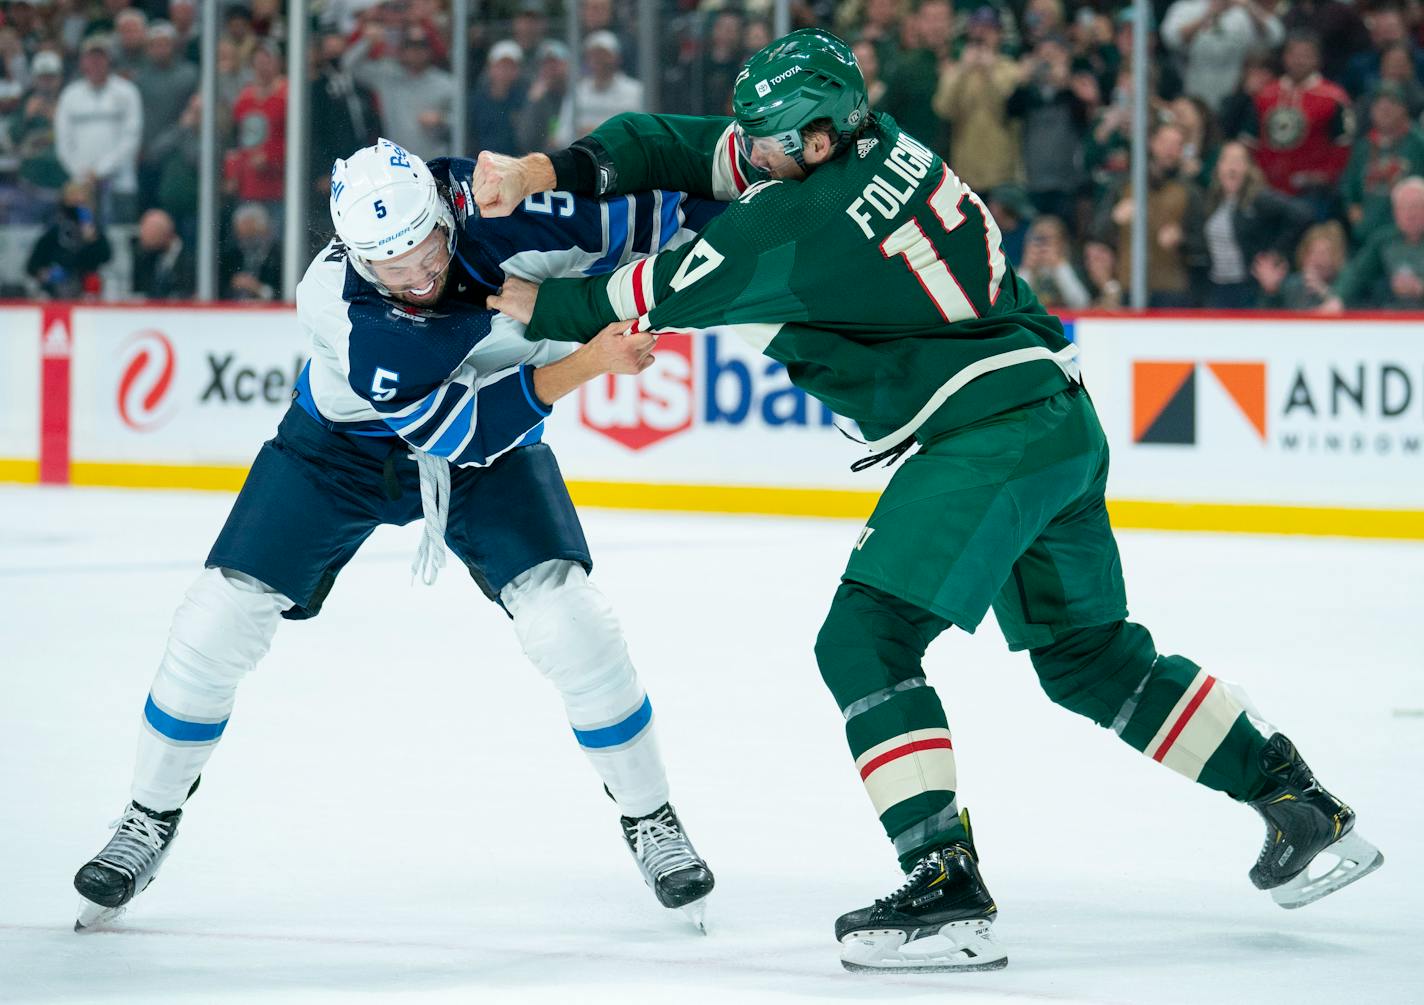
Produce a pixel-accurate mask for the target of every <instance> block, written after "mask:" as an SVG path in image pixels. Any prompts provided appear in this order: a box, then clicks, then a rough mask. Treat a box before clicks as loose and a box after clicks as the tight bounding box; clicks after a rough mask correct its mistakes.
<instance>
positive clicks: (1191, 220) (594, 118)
mask: <svg viewBox="0 0 1424 1005" xmlns="http://www.w3.org/2000/svg"><path fill="white" fill-rule="evenodd" d="M214 2H219V3H221V8H220V31H221V36H220V40H219V43H218V58H217V78H218V84H217V89H218V113H219V114H218V122H217V123H216V129H217V134H218V137H219V144H220V149H221V152H222V156H221V179H220V191H221V197H222V207H221V212H220V214H219V216H220V233H219V234H218V235H216V241H217V245H218V248H219V279H220V295H221V296H223V297H224V298H231V299H272V298H274V297H277V296H279V295H280V289H281V271H282V261H281V256H282V241H281V235H282V230H283V225H284V215H285V208H286V207H285V200H284V172H285V167H286V163H287V121H286V106H287V80H286V70H287V56H286V48H285V44H286V36H287V31H286V25H285V22H284V15H285V10H286V7H287V5H286V3H285V2H284V0H238V2H232V0H214ZM563 2H572V3H575V4H576V5H577V18H578V22H579V29H580V30H579V36H578V37H579V51H577V52H574V51H571V49H570V46H569V45H568V44H567V39H566V38H565V36H564V30H563V29H564V25H565V14H564V10H563V8H562V7H561V6H560V0H494V2H492V3H489V4H484V5H480V10H481V14H480V18H479V20H478V21H477V22H476V23H473V24H470V25H467V26H461V27H459V28H458V29H457V27H456V26H453V25H452V24H451V22H450V12H449V4H448V2H442V0H312V4H311V13H312V24H311V28H312V30H311V32H310V38H311V46H310V50H309V52H308V53H307V59H306V66H307V73H308V77H309V81H310V85H311V87H310V122H311V124H312V132H311V142H310V156H309V160H308V163H307V164H306V166H305V172H304V174H305V177H306V178H308V179H310V191H309V199H308V203H309V212H308V218H307V220H306V221H304V222H305V225H306V227H307V229H308V230H309V232H310V235H311V249H312V250H314V249H315V248H316V247H317V246H319V244H320V243H321V242H322V241H324V240H325V236H326V232H327V229H328V225H327V222H326V205H325V204H326V196H327V193H328V191H329V168H330V164H331V162H332V161H333V160H334V159H335V158H336V157H339V156H344V155H346V154H347V153H349V152H350V151H351V150H353V149H355V148H356V147H359V146H362V145H366V144H369V143H371V142H373V141H374V140H375V138H376V137H377V136H380V135H385V136H389V137H391V138H392V139H394V140H395V141H396V142H398V143H401V144H402V145H404V146H406V147H408V148H409V149H411V150H413V151H414V152H416V153H418V154H420V155H421V156H423V157H427V158H428V157H434V156H439V155H442V154H446V153H452V152H455V151H452V150H451V144H452V142H453V137H454V135H455V132H456V130H455V129H454V128H453V123H452V116H453V115H454V114H455V109H456V107H457V101H456V88H457V86H459V85H458V83H457V81H456V79H455V77H454V76H453V75H452V73H451V53H452V50H453V48H454V47H455V46H464V47H466V48H467V51H468V52H469V55H470V63H469V65H470V67H471V72H470V77H471V79H470V80H469V83H468V86H469V100H468V101H467V103H466V107H467V108H468V115H469V121H468V122H466V123H465V124H464V125H465V127H466V134H467V136H468V149H467V150H465V151H460V152H461V153H466V154H472V153H473V152H474V151H476V150H480V149H490V150H496V151H500V152H505V153H522V152H525V151H529V150H540V149H543V150H549V149H554V148H556V147H560V146H563V145H565V144H567V143H568V142H569V141H571V140H572V139H574V138H575V137H577V136H578V135H581V134H582V133H585V132H587V131H589V130H590V129H592V128H593V127H595V126H596V125H598V124H599V123H600V122H601V121H603V120H604V119H606V118H608V117H609V116H611V115H614V114H617V113H619V112H623V111H629V110H640V109H643V108H644V107H645V105H646V98H645V95H646V94H648V93H655V94H657V95H658V107H659V109H660V110H663V111H670V112H683V113H690V114H719V113H725V112H726V111H727V110H728V106H729V98H730V94H731V89H732V85H733V82H734V80H735V78H736V75H737V72H738V70H739V69H740V67H741V65H742V63H743V62H744V60H745V59H746V57H747V56H748V55H749V54H750V53H752V52H754V51H756V50H757V49H758V48H760V47H761V46H762V45H764V44H766V43H767V42H768V41H769V40H770V38H771V29H770V25H769V18H770V17H771V14H772V11H771V3H770V0H702V2H701V3H699V2H697V0H660V3H659V9H660V12H661V15H660V16H661V20H660V21H659V23H658V25H657V32H656V45H655V50H656V51H655V52H654V53H653V58H652V59H651V63H652V65H646V64H648V63H649V59H648V56H647V54H645V53H643V52H641V51H640V49H639V44H638V43H639V34H640V33H639V31H638V28H639V27H640V25H639V23H638V21H637V16H638V11H639V4H638V3H636V2H635V0H563ZM1153 7H1154V10H1153V24H1151V25H1149V26H1147V27H1148V28H1149V29H1150V31H1149V38H1148V39H1147V45H1148V48H1149V51H1150V52H1151V61H1150V66H1149V79H1150V82H1151V83H1150V98H1149V105H1150V107H1149V108H1148V109H1147V112H1148V117H1149V122H1150V130H1151V132H1150V140H1149V158H1148V160H1149V163H1148V181H1147V185H1148V193H1147V198H1146V206H1147V216H1148V219H1147V227H1146V230H1147V241H1148V247H1147V249H1146V250H1147V254H1146V258H1147V286H1148V291H1149V302H1150V304H1151V305H1152V306H1156V307H1170V308H1197V307H1208V308H1216V309H1239V308H1253V307H1274V308H1289V309H1296V310H1319V311H1337V310H1341V309H1345V308H1384V309H1391V308H1395V309H1419V308H1424V132H1421V115H1424V47H1421V42H1424V17H1422V16H1421V9H1420V6H1419V4H1418V0H1358V2H1357V3H1349V2H1344V0H1279V2H1276V0H1154V4H1153ZM791 12H792V18H793V23H794V25H795V26H798V27H800V26H806V25H817V24H818V25H824V26H828V27H831V28H833V29H834V30H836V31H838V32H839V33H840V34H842V35H843V36H844V37H846V38H847V39H848V40H849V41H850V42H851V43H852V44H853V46H854V49H855V53H856V56H857V58H858V59H859V60H860V63H861V67H862V69H863V71H864V73H865V77H866V82H867V84H868V86H869V89H870V97H871V103H872V106H873V108H874V109H876V110H878V111H882V112H885V113H887V114H889V115H892V116H894V118H895V119H896V120H897V121H898V122H899V123H900V124H901V125H903V126H904V127H905V128H906V129H908V130H909V131H910V132H911V133H913V134H914V135H916V136H917V137H918V138H920V139H921V140H923V141H925V142H926V143H928V144H930V145H931V146H933V147H934V148H935V149H936V150H937V151H938V152H940V153H942V154H944V155H945V156H946V157H947V159H948V161H949V163H950V166H951V167H952V168H953V169H954V170H955V171H956V172H957V173H958V174H959V175H960V176H961V177H963V178H964V180H965V181H966V182H968V183H969V184H970V185H971V186H973V187H974V188H975V189H976V190H977V191H979V192H980V193H981V194H982V195H983V196H984V198H985V200H986V202H987V203H988V204H989V206H990V208H991V209H992V210H993V212H994V214H995V217H996V219H997V221H998V223H999V225H1000V228H1001V230H1002V232H1003V234H1004V241H1005V249H1006V253H1007V255H1008V257H1009V259H1010V260H1011V261H1012V262H1013V263H1014V264H1015V265H1016V266H1017V267H1018V269H1019V271H1020V273H1021V274H1022V275H1023V276H1024V278H1025V279H1026V280H1027V281H1028V283H1029V284H1030V285H1031V286H1032V287H1033V288H1034V289H1035V291H1036V292H1037V293H1038V294H1039V296H1040V298H1042V299H1043V300H1044V301H1045V302H1046V303H1048V304H1049V305H1050V306H1053V307H1062V308H1073V309H1089V308H1098V309H1116V308H1119V307H1121V306H1122V305H1123V304H1124V301H1125V299H1126V296H1127V291H1128V290H1129V289H1130V288H1131V281H1130V276H1129V267H1130V262H1131V258H1132V255H1131V240H1132V232H1133V229H1134V228H1133V214H1134V212H1135V207H1136V200H1135V198H1134V193H1133V190H1132V183H1131V172H1130V170H1129V169H1130V146H1131V142H1130V141H1131V123H1132V117H1133V101H1134V98H1133V89H1132V58H1133V53H1132V49H1133V39H1134V34H1135V32H1136V31H1137V30H1138V29H1139V27H1140V26H1139V25H1138V24H1137V23H1136V18H1135V15H1134V11H1133V9H1132V8H1131V7H1129V6H1125V5H1124V4H1123V3H1122V2H1121V0H1087V2H1077V3H1075V2H1073V0H959V2H957V3H956V2H954V0H792V4H791ZM198 13H199V8H198V0H0V296H7V295H8V296H51V297H86V296H88V297H97V296H107V297H128V296H138V297H151V298H157V299H169V298H172V299H182V298H188V297H191V296H192V295H193V293H194V285H195V283H194V274H195V261H196V248H197V245H198V243H199V237H200V235H199V234H198V233H197V225H198V224H197V206H198V190H199V186H198V181H197V179H198V163H199V137H200V132H201V126H202V122H201V119H202V105H201V102H200V100H199V98H198V94H197V92H198V83H199V74H198V68H197V60H198V39H197V31H198V24H197V21H198ZM17 228H18V230H17ZM7 232H9V233H16V232H22V233H24V234H26V235H27V244H26V247H25V248H24V254H22V255H15V254H10V255H8V256H6V255H5V254H4V253H3V252H4V240H3V235H4V234H5V233H7ZM120 260H122V261H124V262H126V263H127V265H126V267H125V268H124V269H123V270H122V275H119V276H117V277H116V276H115V275H113V274H112V270H113V269H114V263H115V262H116V261H120ZM11 263H18V264H14V265H11ZM7 267H8V271H7ZM12 273H13V274H12Z"/></svg>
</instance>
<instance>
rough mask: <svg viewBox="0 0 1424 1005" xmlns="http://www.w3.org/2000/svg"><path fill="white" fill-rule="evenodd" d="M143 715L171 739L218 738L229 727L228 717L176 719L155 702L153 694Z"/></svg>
mask: <svg viewBox="0 0 1424 1005" xmlns="http://www.w3.org/2000/svg"><path fill="white" fill-rule="evenodd" d="M143 717H144V718H145V719H147V720H148V724H149V725H150V726H152V727H153V728H154V729H156V730H157V731H158V733H159V735H160V736H166V737H168V739H170V740H186V741H192V740H216V739H217V738H218V737H220V736H222V734H223V730H224V729H226V728H227V720H226V719H224V720H223V721H222V722H188V721H187V720H186V719H175V718H174V717H173V716H171V715H169V714H168V713H167V712H165V711H163V709H161V708H159V707H158V706H157V705H155V704H154V703H153V695H149V696H148V702H147V703H146V704H145V705H144V706H143Z"/></svg>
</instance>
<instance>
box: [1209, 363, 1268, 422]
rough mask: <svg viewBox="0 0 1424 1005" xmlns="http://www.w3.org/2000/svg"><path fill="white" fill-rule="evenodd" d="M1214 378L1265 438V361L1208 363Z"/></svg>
mask: <svg viewBox="0 0 1424 1005" xmlns="http://www.w3.org/2000/svg"><path fill="white" fill-rule="evenodd" d="M1206 366H1207V369H1208V370H1210V371H1211V372H1212V373H1213V374H1214V375H1215V376H1216V379H1217V380H1219V381H1221V386H1222V387H1223V388H1225V389H1226V393H1227V394H1229V395H1231V400H1232V401H1234V402H1236V407H1237V408H1239V409H1241V414H1242V415H1244V416H1246V418H1247V419H1248V420H1249V421H1250V423H1251V425H1253V426H1255V427H1256V432H1257V433H1258V434H1259V435H1260V437H1261V439H1263V440H1264V439H1265V438H1266V364H1265V363H1208V364H1207V365H1206Z"/></svg>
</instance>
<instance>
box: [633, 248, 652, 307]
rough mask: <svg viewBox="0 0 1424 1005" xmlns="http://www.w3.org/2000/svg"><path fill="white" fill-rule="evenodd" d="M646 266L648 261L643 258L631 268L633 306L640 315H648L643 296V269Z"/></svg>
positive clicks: (645, 299) (645, 300) (646, 303)
mask: <svg viewBox="0 0 1424 1005" xmlns="http://www.w3.org/2000/svg"><path fill="white" fill-rule="evenodd" d="M647 265H648V260H647V259H646V258H644V259H643V260H642V261H640V262H639V263H638V264H637V265H635V266H633V275H632V278H633V306H634V307H636V308H638V313H639V314H640V315H642V314H646V313H648V298H647V297H645V296H643V269H645V268H646V267H647Z"/></svg>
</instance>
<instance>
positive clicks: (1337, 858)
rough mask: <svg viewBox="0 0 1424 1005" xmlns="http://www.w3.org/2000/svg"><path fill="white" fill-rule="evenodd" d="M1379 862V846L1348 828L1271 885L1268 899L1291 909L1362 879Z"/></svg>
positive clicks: (1373, 869)
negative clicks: (1289, 876)
mask: <svg viewBox="0 0 1424 1005" xmlns="http://www.w3.org/2000/svg"><path fill="white" fill-rule="evenodd" d="M1382 865H1384V855H1382V854H1381V853H1380V850H1379V849H1378V848H1376V847H1375V846H1374V845H1372V844H1370V843H1369V842H1368V841H1366V840H1365V839H1364V838H1362V837H1360V835H1359V834H1357V833H1356V832H1355V831H1351V832H1350V833H1348V834H1346V835H1345V836H1344V837H1342V838H1341V839H1340V840H1339V841H1336V842H1335V843H1334V844H1332V845H1330V846H1328V847H1326V848H1324V849H1322V850H1321V851H1320V852H1318V853H1317V854H1316V856H1315V858H1313V859H1311V860H1310V865H1308V866H1306V867H1305V871H1304V872H1302V873H1301V874H1300V875H1299V876H1297V877H1295V879H1292V880H1291V881H1290V882H1288V883H1282V884H1281V885H1280V886H1278V887H1276V888H1275V889H1273V890H1272V891H1271V899H1272V900H1274V901H1275V902H1276V903H1277V904H1280V905H1281V906H1282V907H1284V908H1285V909H1286V910H1288V911H1293V910H1295V909H1296V908H1298V907H1304V906H1305V905H1306V904H1313V903H1315V902H1316V901H1317V900H1319V899H1320V898H1321V897H1326V896H1329V895H1330V894H1332V893H1334V892H1335V891H1336V890H1339V889H1342V888H1344V887H1347V886H1349V885H1350V884H1351V883H1353V882H1355V881H1356V880H1360V879H1364V878H1365V877H1366V876H1368V875H1369V874H1370V873H1372V872H1374V871H1375V870H1376V869H1378V868H1379V867H1380V866H1382Z"/></svg>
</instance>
